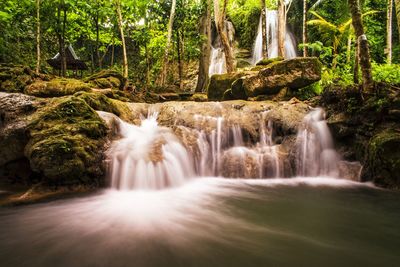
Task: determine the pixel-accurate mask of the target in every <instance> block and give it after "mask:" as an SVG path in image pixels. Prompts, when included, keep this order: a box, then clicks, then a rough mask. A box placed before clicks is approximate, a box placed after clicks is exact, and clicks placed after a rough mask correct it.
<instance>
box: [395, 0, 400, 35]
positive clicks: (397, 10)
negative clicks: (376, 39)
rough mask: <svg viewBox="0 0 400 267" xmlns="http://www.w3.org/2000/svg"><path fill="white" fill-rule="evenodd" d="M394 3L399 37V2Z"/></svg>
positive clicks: (396, 0) (398, 0)
mask: <svg viewBox="0 0 400 267" xmlns="http://www.w3.org/2000/svg"><path fill="white" fill-rule="evenodd" d="M394 1H395V3H396V17H397V29H398V31H399V35H400V0H394Z"/></svg>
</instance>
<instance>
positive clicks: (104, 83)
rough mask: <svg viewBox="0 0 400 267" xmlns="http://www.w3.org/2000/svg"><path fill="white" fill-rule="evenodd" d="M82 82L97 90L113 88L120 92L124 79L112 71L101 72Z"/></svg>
mask: <svg viewBox="0 0 400 267" xmlns="http://www.w3.org/2000/svg"><path fill="white" fill-rule="evenodd" d="M84 81H85V82H87V83H89V84H90V85H91V86H92V87H95V88H99V89H107V88H114V89H120V90H122V89H123V88H124V87H125V84H126V78H124V77H123V76H122V75H121V73H119V72H117V71H114V70H102V71H100V72H98V73H95V74H93V75H91V76H89V77H87V78H85V79H84Z"/></svg>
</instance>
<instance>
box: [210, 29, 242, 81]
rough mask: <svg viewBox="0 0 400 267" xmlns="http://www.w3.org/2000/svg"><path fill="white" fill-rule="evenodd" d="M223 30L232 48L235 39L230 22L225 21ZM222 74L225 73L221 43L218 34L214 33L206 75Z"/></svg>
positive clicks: (224, 60)
mask: <svg viewBox="0 0 400 267" xmlns="http://www.w3.org/2000/svg"><path fill="white" fill-rule="evenodd" d="M224 30H225V32H226V34H227V36H228V39H229V43H230V46H231V47H232V46H233V42H234V37H235V28H234V27H233V24H232V22H230V21H225V29H224ZM223 73H226V59H225V53H224V49H223V46H222V43H221V39H220V37H219V35H218V33H215V37H214V38H213V41H212V44H211V55H210V67H209V71H208V74H209V76H210V77H211V76H212V75H214V74H223Z"/></svg>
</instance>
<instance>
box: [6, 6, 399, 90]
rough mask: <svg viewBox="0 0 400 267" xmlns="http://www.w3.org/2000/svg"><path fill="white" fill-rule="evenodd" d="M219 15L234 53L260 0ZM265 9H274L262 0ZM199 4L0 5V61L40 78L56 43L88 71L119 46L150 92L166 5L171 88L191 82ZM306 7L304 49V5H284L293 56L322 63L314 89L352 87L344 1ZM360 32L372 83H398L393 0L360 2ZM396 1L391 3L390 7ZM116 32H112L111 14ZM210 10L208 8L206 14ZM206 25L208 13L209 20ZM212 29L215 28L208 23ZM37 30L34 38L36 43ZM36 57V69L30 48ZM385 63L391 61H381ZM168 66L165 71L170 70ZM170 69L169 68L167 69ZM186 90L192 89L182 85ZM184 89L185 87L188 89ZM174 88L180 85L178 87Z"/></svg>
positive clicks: (252, 24)
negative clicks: (230, 33)
mask: <svg viewBox="0 0 400 267" xmlns="http://www.w3.org/2000/svg"><path fill="white" fill-rule="evenodd" d="M226 2H227V6H226V18H227V20H229V21H231V22H232V23H233V25H234V27H235V38H236V41H237V43H236V48H237V49H247V50H249V51H251V50H252V47H253V44H254V40H255V37H256V34H257V25H258V22H259V17H260V13H261V5H260V0H230V1H226ZM266 2H267V8H276V1H273V0H269V1H266ZM210 3H211V1H207V0H176V3H175V1H171V0H115V1H108V0H90V1H86V0H60V1H50V0H20V1H12V0H4V1H1V3H0V29H1V30H0V31H1V34H0V62H6V63H16V64H25V65H29V66H31V67H32V68H33V69H35V68H36V67H37V68H38V69H40V71H41V72H42V73H50V72H51V69H50V66H49V65H48V64H47V63H46V61H45V60H46V59H49V58H52V57H53V56H54V55H55V54H56V53H57V52H59V51H60V50H59V44H60V40H62V41H63V42H64V43H65V45H67V44H71V45H72V46H73V47H74V49H75V51H76V53H77V54H78V56H79V57H80V58H81V59H82V60H84V61H85V62H86V63H87V64H88V66H89V73H88V74H90V73H94V72H96V71H98V70H100V69H105V68H107V69H115V70H118V71H122V69H123V58H124V55H123V54H124V53H123V49H122V45H123V42H125V43H126V54H127V60H128V62H127V63H128V70H129V71H128V75H129V78H130V80H131V82H132V83H133V84H136V85H137V87H139V88H142V87H146V88H148V87H154V85H155V84H156V83H157V79H158V78H159V75H160V72H161V71H162V66H163V60H164V57H165V50H166V46H167V45H168V42H167V40H168V24H169V22H170V16H171V9H172V5H173V4H176V9H175V14H174V20H173V21H172V22H173V24H172V32H171V49H170V52H169V53H168V54H167V57H168V61H169V64H170V70H169V71H168V73H167V74H168V76H167V80H166V83H167V84H176V83H177V81H178V80H179V78H182V77H178V76H184V77H185V78H187V79H189V80H190V79H191V78H194V77H197V73H198V59H199V57H200V55H201V52H202V51H201V50H202V43H203V42H204V39H205V36H204V35H202V34H201V30H200V24H201V23H200V21H201V19H202V17H203V15H204V14H205V13H206V10H207V4H210ZM305 3H306V6H307V11H308V12H307V21H308V23H307V26H308V27H307V36H308V42H307V44H305V45H304V44H302V31H303V27H302V25H303V24H302V20H303V4H304V1H300V0H294V1H292V3H291V5H290V9H289V11H288V15H287V23H288V27H289V28H290V30H291V31H292V32H293V33H294V34H295V38H296V42H297V45H298V55H301V54H302V49H304V47H307V51H308V53H309V54H310V55H315V56H318V57H319V58H320V60H321V61H322V62H323V63H324V66H325V69H324V72H323V79H322V81H321V84H322V85H326V84H329V83H333V82H335V83H342V84H346V83H352V82H353V71H352V69H353V62H354V60H353V58H354V53H355V52H354V51H355V45H354V43H355V37H354V33H353V30H352V27H351V14H350V10H349V7H348V3H347V1H346V0H310V1H306V2H305ZM360 3H361V6H362V13H363V14H365V16H363V20H364V28H365V31H366V35H367V37H368V42H369V45H370V52H371V58H372V61H373V74H374V79H375V80H376V81H389V82H393V83H400V75H399V71H398V65H396V64H398V63H399V62H400V40H399V29H398V25H399V24H398V21H397V18H396V8H397V11H398V10H399V7H398V5H399V1H393V2H392V1H390V0H389V1H388V0H364V1H361V2H360ZM388 3H391V4H392V8H393V11H392V14H393V15H392V16H391V25H392V29H391V32H392V38H391V43H392V53H391V55H392V59H391V62H388V53H387V52H388V51H387V47H388V39H387V36H388V27H387V25H388V21H389V20H388V18H389V17H388V8H389V4H388ZM396 4H397V5H396ZM119 11H120V15H121V19H122V20H121V25H122V28H123V36H124V39H125V40H122V38H121V31H120V30H121V29H120V28H119V27H118V25H119V23H118V18H119V13H118V12H119ZM212 12H214V11H212ZM211 19H212V20H214V16H213V15H212V16H211ZM213 27H215V26H213ZM38 33H40V35H39V38H38ZM38 43H39V44H40V60H39V65H38V66H36V65H37V62H38V57H37V44H38ZM386 63H392V64H386ZM171 68H172V69H171ZM171 70H172V71H171ZM183 87H184V89H192V88H193V85H183ZM189 87H191V88H189ZM181 89H182V86H181Z"/></svg>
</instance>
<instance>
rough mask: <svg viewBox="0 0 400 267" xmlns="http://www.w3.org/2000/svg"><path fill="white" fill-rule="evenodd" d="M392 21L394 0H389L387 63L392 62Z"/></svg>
mask: <svg viewBox="0 0 400 267" xmlns="http://www.w3.org/2000/svg"><path fill="white" fill-rule="evenodd" d="M392 21H393V0H388V7H387V18H386V51H385V52H386V56H387V59H386V61H387V62H386V63H387V64H392Z"/></svg>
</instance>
